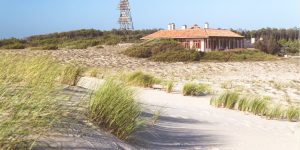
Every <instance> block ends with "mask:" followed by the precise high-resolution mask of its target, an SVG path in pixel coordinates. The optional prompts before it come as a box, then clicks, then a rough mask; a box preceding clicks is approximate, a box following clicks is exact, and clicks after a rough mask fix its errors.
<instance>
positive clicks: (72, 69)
mask: <svg viewBox="0 0 300 150" xmlns="http://www.w3.org/2000/svg"><path fill="white" fill-rule="evenodd" d="M82 72H83V68H81V67H79V66H77V65H75V64H69V65H67V66H66V67H65V69H64V71H63V73H62V79H61V83H62V84H67V85H70V86H74V85H76V83H77V80H78V78H79V76H80V75H81V73H82Z"/></svg>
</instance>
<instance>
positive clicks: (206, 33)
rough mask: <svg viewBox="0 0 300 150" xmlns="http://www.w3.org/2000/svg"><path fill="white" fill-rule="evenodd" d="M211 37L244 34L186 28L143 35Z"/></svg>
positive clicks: (151, 36) (152, 37)
mask: <svg viewBox="0 0 300 150" xmlns="http://www.w3.org/2000/svg"><path fill="white" fill-rule="evenodd" d="M209 37H235V38H242V37H243V36H241V35H239V34H237V33H234V32H232V31H230V30H224V29H203V28H195V29H185V30H183V29H182V30H160V31H157V32H155V33H153V34H150V35H148V36H145V37H143V38H142V39H157V38H171V39H176V38H178V39H180V38H187V39H189V38H209Z"/></svg>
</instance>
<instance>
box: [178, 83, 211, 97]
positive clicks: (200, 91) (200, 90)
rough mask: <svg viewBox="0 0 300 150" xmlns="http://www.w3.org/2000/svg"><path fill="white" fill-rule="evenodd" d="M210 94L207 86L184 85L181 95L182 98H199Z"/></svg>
mask: <svg viewBox="0 0 300 150" xmlns="http://www.w3.org/2000/svg"><path fill="white" fill-rule="evenodd" d="M209 93H211V89H210V87H209V85H205V84H196V83H186V84H185V85H184V86H183V89H182V94H183V95H184V96H199V95H205V94H209Z"/></svg>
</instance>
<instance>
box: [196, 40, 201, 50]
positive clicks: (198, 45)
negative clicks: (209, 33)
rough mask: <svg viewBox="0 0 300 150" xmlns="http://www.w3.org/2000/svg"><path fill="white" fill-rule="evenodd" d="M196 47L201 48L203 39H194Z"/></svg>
mask: <svg viewBox="0 0 300 150" xmlns="http://www.w3.org/2000/svg"><path fill="white" fill-rule="evenodd" d="M194 48H196V49H201V40H194Z"/></svg>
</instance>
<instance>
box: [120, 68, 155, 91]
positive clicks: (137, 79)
mask: <svg viewBox="0 0 300 150" xmlns="http://www.w3.org/2000/svg"><path fill="white" fill-rule="evenodd" d="M124 80H125V82H126V83H128V84H129V85H133V86H140V87H152V86H153V85H154V84H156V83H160V80H159V79H158V78H155V77H154V76H153V75H150V74H146V73H143V72H141V71H137V72H132V73H129V74H127V75H125V77H124Z"/></svg>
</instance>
